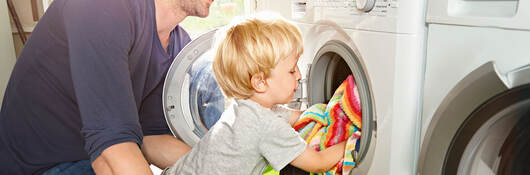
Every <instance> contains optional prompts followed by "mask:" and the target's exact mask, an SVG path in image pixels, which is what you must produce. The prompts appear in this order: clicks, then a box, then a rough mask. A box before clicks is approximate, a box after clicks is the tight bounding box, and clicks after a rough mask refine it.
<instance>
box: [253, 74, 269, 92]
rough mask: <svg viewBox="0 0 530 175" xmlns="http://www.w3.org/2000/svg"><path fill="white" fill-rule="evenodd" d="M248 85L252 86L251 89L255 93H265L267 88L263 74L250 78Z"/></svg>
mask: <svg viewBox="0 0 530 175" xmlns="http://www.w3.org/2000/svg"><path fill="white" fill-rule="evenodd" d="M250 84H252V88H254V90H255V91H256V92H257V93H263V92H265V91H267V88H268V86H267V81H266V80H265V75H263V72H261V73H258V74H254V75H252V78H250Z"/></svg>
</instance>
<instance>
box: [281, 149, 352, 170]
mask: <svg viewBox="0 0 530 175" xmlns="http://www.w3.org/2000/svg"><path fill="white" fill-rule="evenodd" d="M345 147H346V142H341V143H339V144H336V145H333V146H331V147H329V148H327V149H325V150H323V151H320V152H317V151H315V150H313V148H311V147H309V146H307V148H306V149H305V151H304V152H303V153H302V154H300V155H299V156H298V157H296V159H294V160H293V161H292V162H291V165H293V166H295V167H297V168H300V169H303V170H305V171H309V172H313V173H322V172H325V171H328V170H330V169H331V168H333V166H335V164H337V163H338V162H339V161H340V159H341V158H343V157H344V149H345Z"/></svg>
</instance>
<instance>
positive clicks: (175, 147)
mask: <svg viewBox="0 0 530 175" xmlns="http://www.w3.org/2000/svg"><path fill="white" fill-rule="evenodd" d="M190 150H191V147H190V146H188V145H186V144H185V143H184V142H182V141H180V140H179V139H177V138H175V137H173V136H171V135H169V134H163V135H150V136H144V139H143V144H142V153H143V154H144V156H145V157H146V158H147V161H149V162H150V163H152V164H154V165H155V166H157V167H158V168H160V169H165V168H167V167H169V166H171V165H173V164H174V163H175V162H177V160H178V159H179V158H180V157H182V156H183V155H184V154H186V153H187V152H188V151H190Z"/></svg>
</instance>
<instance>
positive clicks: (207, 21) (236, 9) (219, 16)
mask: <svg viewBox="0 0 530 175" xmlns="http://www.w3.org/2000/svg"><path fill="white" fill-rule="evenodd" d="M245 1H246V0H215V1H214V2H213V4H212V5H211V6H210V14H209V15H208V17H206V18H199V17H194V16H192V17H187V18H186V19H184V21H182V22H181V23H180V25H181V26H182V27H183V28H184V29H186V31H187V32H188V33H189V34H190V37H191V38H192V39H194V38H197V37H198V36H199V35H201V34H202V33H206V32H208V31H210V30H212V29H214V28H219V27H222V26H224V25H227V24H228V23H230V21H231V20H232V18H234V17H235V16H240V15H245V14H248V13H249V10H248V9H247V8H245V5H246V3H245ZM247 4H248V3H247Z"/></svg>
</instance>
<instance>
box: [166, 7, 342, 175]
mask: <svg viewBox="0 0 530 175" xmlns="http://www.w3.org/2000/svg"><path fill="white" fill-rule="evenodd" d="M265 16H266V17H265ZM220 34H221V35H220V39H219V41H218V42H217V45H216V48H217V50H216V51H217V52H216V55H215V57H214V61H213V64H212V66H213V72H214V75H215V79H216V80H217V82H218V84H219V86H220V87H221V89H222V91H223V93H224V95H225V96H226V97H227V98H229V99H231V104H230V106H229V107H228V108H227V109H226V110H225V111H224V112H223V114H222V115H221V118H220V119H219V121H218V122H217V123H216V124H215V125H214V126H213V127H212V128H211V129H210V130H209V131H208V133H207V134H206V135H205V136H204V137H203V138H202V139H201V140H200V141H199V142H198V143H197V145H195V146H194V147H193V149H192V150H191V151H190V152H188V153H187V154H186V155H185V156H184V157H182V158H181V159H179V160H178V161H177V162H176V163H175V164H174V165H173V166H171V167H169V168H168V169H166V170H165V171H164V174H194V175H204V174H244V175H247V174H256V175H258V174H262V172H263V171H264V170H265V169H266V167H267V164H270V165H271V166H272V168H274V169H275V170H277V171H279V170H280V169H282V168H283V167H285V166H286V165H287V164H291V165H293V166H295V167H298V168H300V169H303V170H305V171H309V172H324V171H327V170H329V169H331V168H332V167H333V166H334V165H335V164H336V163H337V162H338V161H339V160H340V159H341V158H342V157H343V154H344V146H345V143H344V142H343V143H340V144H337V145H335V146H332V147H330V148H328V149H326V150H323V151H321V152H316V151H314V150H313V149H311V148H309V147H308V146H307V145H306V143H305V142H304V140H302V139H301V137H300V136H299V135H298V133H297V132H296V131H295V130H294V129H292V127H291V125H292V124H293V123H294V122H295V121H296V119H297V118H298V116H299V115H300V111H297V112H294V111H293V112H290V114H289V111H286V110H285V109H282V108H281V107H278V106H277V105H280V104H286V103H288V102H289V101H290V100H291V99H292V98H293V94H294V92H295V90H296V87H297V86H298V80H299V79H300V77H301V75H300V71H299V70H298V66H297V62H298V58H299V57H300V55H301V54H302V52H303V47H302V36H301V34H300V32H299V30H298V28H297V27H296V26H295V25H293V24H291V23H289V22H287V21H286V20H284V19H282V18H281V17H278V16H276V15H271V14H269V15H262V16H261V17H249V18H245V19H242V20H239V21H238V22H235V23H233V24H232V25H230V26H229V27H227V28H225V30H223V31H222V33H220Z"/></svg>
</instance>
